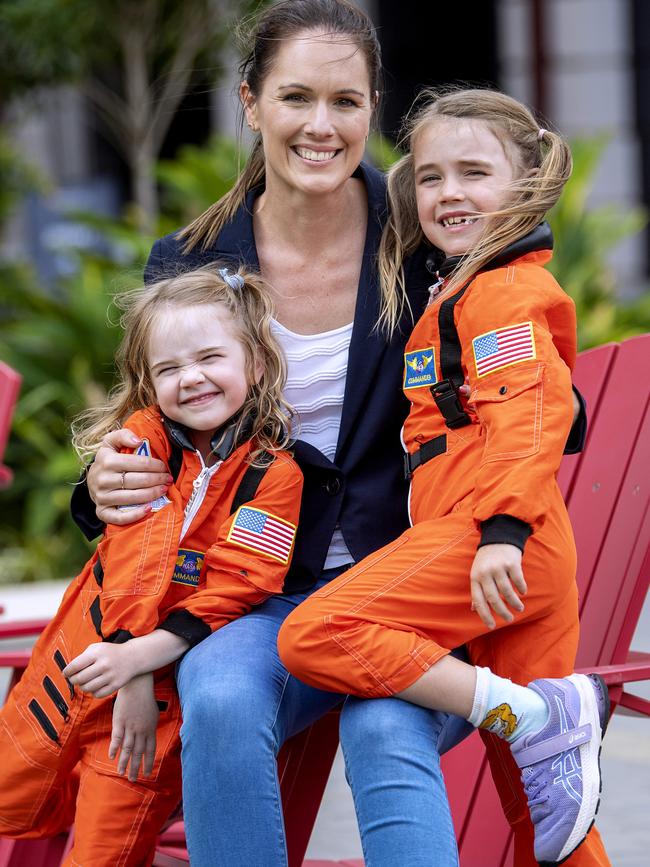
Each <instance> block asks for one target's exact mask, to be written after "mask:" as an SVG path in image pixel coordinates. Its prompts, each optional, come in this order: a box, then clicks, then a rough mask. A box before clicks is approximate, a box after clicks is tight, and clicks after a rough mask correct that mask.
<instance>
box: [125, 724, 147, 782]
mask: <svg viewBox="0 0 650 867" xmlns="http://www.w3.org/2000/svg"><path fill="white" fill-rule="evenodd" d="M145 745H146V738H145V736H144V735H143V734H137V735H136V736H135V741H134V742H133V752H132V753H131V764H130V765H129V780H130V781H131V782H132V783H135V781H136V780H137V779H138V774H139V773H140V765H141V764H142V756H143V755H144V751H145Z"/></svg>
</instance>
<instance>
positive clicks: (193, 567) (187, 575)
mask: <svg viewBox="0 0 650 867" xmlns="http://www.w3.org/2000/svg"><path fill="white" fill-rule="evenodd" d="M204 560H205V554H204V553H203V552H202V551H190V550H189V549H187V548H179V549H178V556H177V557H176V565H175V566H174V574H173V575H172V581H173V583H174V584H186V585H187V586H188V587H198V586H199V577H200V575H201V569H202V567H203V561H204Z"/></svg>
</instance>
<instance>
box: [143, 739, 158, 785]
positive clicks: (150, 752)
mask: <svg viewBox="0 0 650 867" xmlns="http://www.w3.org/2000/svg"><path fill="white" fill-rule="evenodd" d="M155 758H156V733H155V732H154V733H153V734H151V735H149V736H148V737H147V743H146V746H145V748H144V767H143V769H142V772H143V774H144V776H145V777H148V776H149V774H150V773H151V772H152V771H153V763H154V759H155Z"/></svg>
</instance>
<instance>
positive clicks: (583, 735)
mask: <svg viewBox="0 0 650 867" xmlns="http://www.w3.org/2000/svg"><path fill="white" fill-rule="evenodd" d="M586 737H587V732H578V733H577V734H575V735H569V743H570V744H575V743H576V742H577V741H583V740H584V739H585V738H586Z"/></svg>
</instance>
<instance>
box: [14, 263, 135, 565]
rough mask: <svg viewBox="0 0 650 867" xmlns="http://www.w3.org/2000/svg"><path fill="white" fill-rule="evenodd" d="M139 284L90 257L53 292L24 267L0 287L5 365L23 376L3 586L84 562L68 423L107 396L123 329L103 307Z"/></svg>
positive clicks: (76, 470)
mask: <svg viewBox="0 0 650 867" xmlns="http://www.w3.org/2000/svg"><path fill="white" fill-rule="evenodd" d="M138 279H139V274H138V278H137V279H136V278H135V276H134V275H133V274H132V272H130V271H129V270H128V269H126V271H125V270H124V269H122V268H121V267H118V266H117V265H116V264H115V263H114V262H111V261H109V260H106V259H101V258H98V257H94V256H88V255H84V256H83V257H82V258H81V259H80V269H79V272H78V273H77V275H76V276H75V277H74V278H73V279H71V280H68V281H65V282H64V283H62V284H61V285H59V286H58V287H57V290H56V292H55V293H51V292H48V291H47V290H44V289H43V288H42V287H41V286H40V284H39V283H38V281H37V280H36V278H35V276H34V274H33V273H31V272H30V271H29V270H28V269H26V268H23V269H16V270H15V271H14V273H13V279H12V280H11V281H4V280H3V281H0V307H2V308H3V324H2V329H1V330H0V357H2V358H3V359H4V360H6V361H7V363H8V364H10V365H11V366H12V367H14V368H15V369H16V370H18V371H19V372H20V373H21V375H22V377H23V383H22V389H21V395H20V398H19V401H18V404H17V407H16V411H15V414H14V424H13V432H12V438H11V440H10V446H9V448H8V450H7V456H6V461H7V463H8V464H10V465H11V466H12V468H13V469H14V470H15V477H14V482H13V484H12V486H11V487H10V488H9V489H8V490H7V491H5V492H3V495H2V499H1V500H0V527H1V528H2V529H1V530H0V551H2V554H0V581H20V580H36V579H44V578H60V577H63V576H68V575H71V574H74V573H75V571H77V570H78V568H79V566H80V565H81V564H82V563H83V562H84V560H85V559H86V558H87V556H88V550H89V546H88V545H87V544H86V543H85V542H84V540H83V539H82V536H81V533H80V532H79V530H78V529H77V528H76V527H75V526H74V524H73V523H72V520H71V518H70V516H69V505H70V496H71V494H72V486H73V484H74V482H75V481H76V479H77V478H78V476H79V472H80V469H81V467H80V464H79V461H78V459H77V457H76V455H75V454H74V452H73V450H72V448H71V446H70V420H71V418H72V416H74V415H75V414H76V413H77V412H79V411H80V410H81V409H83V408H84V407H86V406H89V405H91V404H94V403H97V402H98V401H101V400H102V399H103V398H104V397H105V395H106V391H107V389H108V388H109V387H110V384H111V382H112V379H113V355H114V352H115V348H116V345H117V341H118V338H119V329H117V328H116V327H114V326H113V327H111V325H110V323H109V322H108V321H107V315H106V313H107V308H108V306H109V303H110V297H111V294H112V293H113V292H114V291H115V290H116V289H117V288H118V285H119V284H124V285H126V284H130V285H136V284H137V282H138Z"/></svg>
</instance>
